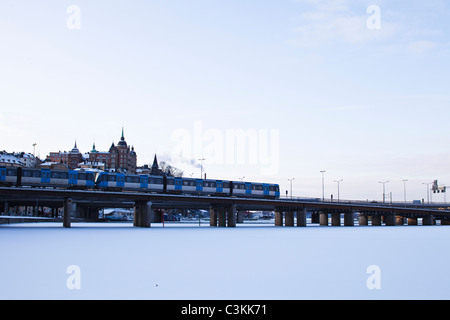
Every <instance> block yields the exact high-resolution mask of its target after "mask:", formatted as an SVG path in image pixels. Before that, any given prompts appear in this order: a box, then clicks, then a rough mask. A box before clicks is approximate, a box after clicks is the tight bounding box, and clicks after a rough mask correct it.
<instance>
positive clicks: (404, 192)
mask: <svg viewBox="0 0 450 320" xmlns="http://www.w3.org/2000/svg"><path fill="white" fill-rule="evenodd" d="M402 181H403V197H404V200H405V207H406V182H407V181H408V179H403V180H402Z"/></svg>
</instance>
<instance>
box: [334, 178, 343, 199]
mask: <svg viewBox="0 0 450 320" xmlns="http://www.w3.org/2000/svg"><path fill="white" fill-rule="evenodd" d="M342 181H344V179H341V180H334V182H336V183H337V186H338V202H340V201H339V199H340V195H339V184H340V183H341V182H342Z"/></svg>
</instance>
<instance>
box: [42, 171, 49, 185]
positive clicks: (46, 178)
mask: <svg viewBox="0 0 450 320" xmlns="http://www.w3.org/2000/svg"><path fill="white" fill-rule="evenodd" d="M41 183H50V170H44V169H42V170H41Z"/></svg>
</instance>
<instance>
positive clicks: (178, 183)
mask: <svg viewBox="0 0 450 320" xmlns="http://www.w3.org/2000/svg"><path fill="white" fill-rule="evenodd" d="M182 186H183V180H182V179H181V178H175V190H179V191H181V189H182Z"/></svg>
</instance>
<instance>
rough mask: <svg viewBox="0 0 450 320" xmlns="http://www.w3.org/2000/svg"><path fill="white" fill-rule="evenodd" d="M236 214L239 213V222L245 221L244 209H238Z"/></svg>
mask: <svg viewBox="0 0 450 320" xmlns="http://www.w3.org/2000/svg"><path fill="white" fill-rule="evenodd" d="M236 215H237V218H236V219H237V223H244V211H242V210H238V211H237V212H236Z"/></svg>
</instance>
